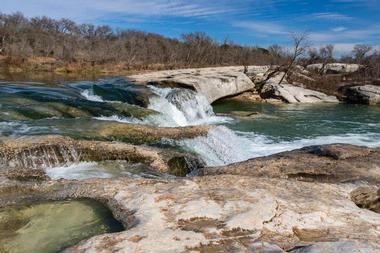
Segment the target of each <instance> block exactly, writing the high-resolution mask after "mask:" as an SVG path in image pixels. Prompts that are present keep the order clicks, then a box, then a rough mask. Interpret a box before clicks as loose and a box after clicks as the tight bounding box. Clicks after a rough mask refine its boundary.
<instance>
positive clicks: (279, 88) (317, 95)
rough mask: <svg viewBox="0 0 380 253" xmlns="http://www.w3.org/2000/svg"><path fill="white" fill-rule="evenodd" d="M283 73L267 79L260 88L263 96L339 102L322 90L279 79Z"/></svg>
mask: <svg viewBox="0 0 380 253" xmlns="http://www.w3.org/2000/svg"><path fill="white" fill-rule="evenodd" d="M283 75H284V73H279V74H277V75H276V76H274V77H272V78H270V79H268V80H267V81H266V82H265V84H264V85H263V86H262V88H261V90H260V94H261V97H263V98H276V99H280V100H282V101H284V102H286V103H339V100H338V99H337V98H336V97H335V96H328V95H326V94H324V93H322V92H319V91H314V90H310V89H306V88H302V87H298V86H294V85H292V84H289V83H287V82H286V80H283V82H282V83H281V84H279V83H280V80H281V77H282V76H283Z"/></svg>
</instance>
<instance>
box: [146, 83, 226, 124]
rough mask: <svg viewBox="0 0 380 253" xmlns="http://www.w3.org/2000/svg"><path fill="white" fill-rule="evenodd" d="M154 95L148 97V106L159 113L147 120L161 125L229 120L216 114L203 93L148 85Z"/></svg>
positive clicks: (210, 122)
mask: <svg viewBox="0 0 380 253" xmlns="http://www.w3.org/2000/svg"><path fill="white" fill-rule="evenodd" d="M150 88H151V89H152V90H153V92H154V93H155V94H156V96H153V97H151V98H150V99H149V105H148V108H149V109H152V110H155V111H158V112H160V115H155V116H152V117H148V119H147V120H148V122H150V123H152V124H155V125H158V126H162V127H177V126H192V125H201V124H213V123H221V122H225V121H228V120H230V119H229V118H227V117H219V116H216V115H215V113H214V111H213V109H212V106H211V105H210V104H209V102H208V101H207V98H206V97H205V96H204V95H203V94H199V93H197V92H195V91H193V90H189V89H181V88H157V87H153V86H151V87H150Z"/></svg>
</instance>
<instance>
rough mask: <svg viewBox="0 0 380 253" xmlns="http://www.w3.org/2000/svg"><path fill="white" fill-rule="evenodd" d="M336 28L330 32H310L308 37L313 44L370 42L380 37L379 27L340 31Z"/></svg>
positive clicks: (339, 28)
mask: <svg viewBox="0 0 380 253" xmlns="http://www.w3.org/2000/svg"><path fill="white" fill-rule="evenodd" d="M342 28H343V27H337V28H335V29H332V31H326V32H312V33H310V35H309V37H310V39H311V40H312V41H314V42H334V41H335V42H340V41H362V42H365V41H371V39H376V38H377V37H379V36H380V25H375V26H370V27H367V28H366V29H360V30H358V29H352V30H349V29H342Z"/></svg>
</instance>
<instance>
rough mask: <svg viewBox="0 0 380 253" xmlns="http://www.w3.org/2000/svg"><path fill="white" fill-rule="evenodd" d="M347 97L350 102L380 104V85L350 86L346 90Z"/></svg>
mask: <svg viewBox="0 0 380 253" xmlns="http://www.w3.org/2000/svg"><path fill="white" fill-rule="evenodd" d="M344 95H345V99H346V101H347V102H350V103H358V104H367V105H376V104H380V86H376V85H363V86H353V87H349V88H347V89H346V90H345V92H344Z"/></svg>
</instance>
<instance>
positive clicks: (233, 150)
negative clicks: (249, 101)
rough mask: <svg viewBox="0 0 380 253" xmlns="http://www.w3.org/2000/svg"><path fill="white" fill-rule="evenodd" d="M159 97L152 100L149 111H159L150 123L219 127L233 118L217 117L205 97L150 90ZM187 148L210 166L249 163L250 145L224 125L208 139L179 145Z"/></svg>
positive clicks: (192, 140)
mask: <svg viewBox="0 0 380 253" xmlns="http://www.w3.org/2000/svg"><path fill="white" fill-rule="evenodd" d="M151 89H152V90H153V91H154V93H155V94H156V95H157V96H154V97H151V98H150V99H149V101H150V104H149V106H148V108H150V109H153V110H156V111H158V112H160V114H159V115H154V116H151V117H148V119H147V121H149V122H151V123H153V124H155V125H159V126H165V127H175V126H190V125H200V124H215V123H216V124H218V123H223V122H227V121H231V120H232V119H231V118H228V117H220V116H216V115H215V113H214V111H213V109H212V106H211V105H210V104H209V102H208V101H207V98H206V97H205V96H204V95H203V94H199V93H197V92H195V91H193V90H189V89H180V88H174V89H173V88H157V87H151ZM176 144H177V145H180V146H182V147H183V148H184V149H186V150H189V151H191V152H194V153H197V154H198V155H200V157H201V158H202V159H203V160H204V161H205V162H206V164H207V165H208V166H217V165H224V164H230V163H234V162H239V161H243V160H247V159H249V158H250V153H249V152H248V151H247V149H246V147H247V146H250V145H251V143H250V141H249V140H248V139H246V138H244V137H240V136H238V135H237V134H236V133H235V132H234V131H232V130H230V129H229V128H227V127H225V126H215V127H214V128H213V129H212V130H210V131H209V133H208V134H207V136H199V137H197V138H194V139H188V140H182V141H178V142H176Z"/></svg>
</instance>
